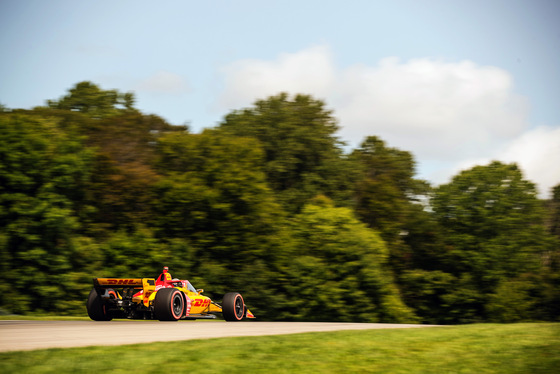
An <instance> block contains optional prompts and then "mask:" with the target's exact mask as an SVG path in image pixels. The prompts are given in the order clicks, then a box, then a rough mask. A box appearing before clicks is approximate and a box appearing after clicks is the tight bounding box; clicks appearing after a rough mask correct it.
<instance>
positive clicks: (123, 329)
mask: <svg viewBox="0 0 560 374" xmlns="http://www.w3.org/2000/svg"><path fill="white" fill-rule="evenodd" d="M413 327H428V325H405V324H400V325H396V324H385V323H328V322H230V323H228V322H222V321H180V322H159V321H111V322H94V321H0V352H4V351H20V350H33V349H44V348H69V347H86V346H93V345H105V346H106V345H121V344H136V343H152V342H162V341H178V340H190V339H208V338H221V337H231V336H257V335H283V334H296V333H302V332H312V331H335V330H367V329H387V328H391V329H393V328H413Z"/></svg>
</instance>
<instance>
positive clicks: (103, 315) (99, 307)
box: [86, 288, 116, 321]
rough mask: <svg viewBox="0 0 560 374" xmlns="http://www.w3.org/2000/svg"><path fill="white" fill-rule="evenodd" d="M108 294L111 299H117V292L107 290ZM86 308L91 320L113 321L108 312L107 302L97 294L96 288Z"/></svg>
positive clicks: (91, 293) (92, 291)
mask: <svg viewBox="0 0 560 374" xmlns="http://www.w3.org/2000/svg"><path fill="white" fill-rule="evenodd" d="M111 291H112V293H111ZM107 292H108V293H109V295H110V297H114V298H116V293H115V291H113V290H107ZM86 308H87V312H88V316H89V318H91V319H92V320H94V321H110V320H112V319H113V317H112V316H111V314H110V313H109V312H108V310H107V307H106V306H105V302H104V301H103V299H102V298H101V296H100V295H99V294H98V293H97V290H96V289H95V288H92V290H91V291H90V293H89V296H88V300H87V303H86Z"/></svg>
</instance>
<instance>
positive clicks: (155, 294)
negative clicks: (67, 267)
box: [86, 266, 255, 321]
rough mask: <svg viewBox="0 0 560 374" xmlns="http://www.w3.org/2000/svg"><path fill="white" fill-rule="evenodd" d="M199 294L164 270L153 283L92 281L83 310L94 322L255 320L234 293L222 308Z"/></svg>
mask: <svg viewBox="0 0 560 374" xmlns="http://www.w3.org/2000/svg"><path fill="white" fill-rule="evenodd" d="M202 292H203V290H201V289H200V290H197V289H195V288H194V287H193V285H192V284H191V283H190V282H189V281H188V280H180V279H172V277H171V274H169V271H168V268H167V266H166V267H164V268H163V272H162V273H161V274H160V276H159V277H157V278H156V279H153V278H94V279H93V289H92V290H91V292H90V293H89V297H88V300H87V303H86V306H87V312H88V315H89V317H90V318H91V319H92V320H94V321H110V320H111V319H113V318H128V319H158V320H160V321H178V320H180V319H210V318H216V313H222V315H223V317H224V319H225V320H226V321H242V320H243V319H245V318H255V316H254V315H253V313H251V311H249V309H248V308H247V307H246V306H245V302H244V300H243V297H242V296H241V294H239V293H237V292H229V293H226V294H225V295H224V298H223V300H222V303H221V305H220V304H218V303H215V302H214V301H212V300H210V298H209V297H207V296H203V295H202Z"/></svg>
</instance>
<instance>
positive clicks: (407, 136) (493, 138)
mask: <svg viewBox="0 0 560 374" xmlns="http://www.w3.org/2000/svg"><path fill="white" fill-rule="evenodd" d="M223 73H224V78H225V88H224V91H223V92H222V95H221V97H220V99H219V101H218V106H219V107H220V110H222V111H229V110H232V109H239V108H241V107H246V106H249V105H250V104H252V103H253V102H254V101H255V100H256V99H262V98H266V97H268V96H271V95H275V94H277V93H279V92H281V91H286V92H289V93H305V94H311V95H313V96H314V97H316V98H318V99H323V100H325V101H326V103H327V106H328V107H330V108H332V109H333V110H334V114H335V115H336V116H337V117H338V118H339V124H340V126H341V130H340V133H339V135H340V136H341V138H342V139H343V140H346V141H349V143H350V144H351V146H352V147H356V146H358V145H359V143H360V142H361V141H362V140H363V139H364V138H365V137H366V136H369V135H377V136H380V137H381V138H382V139H384V140H385V141H387V142H388V143H389V145H390V146H392V147H397V148H399V149H403V150H407V151H410V152H412V153H413V154H414V156H415V158H416V160H417V161H418V162H419V164H420V167H419V171H420V174H421V175H420V176H421V177H422V178H426V179H428V180H430V181H432V182H433V183H436V184H438V183H444V182H447V181H448V180H449V178H450V177H451V176H453V175H454V173H456V172H457V171H458V170H459V168H464V167H468V166H473V165H476V164H484V163H486V162H488V161H489V160H492V159H498V160H503V161H506V162H512V161H515V162H518V164H519V165H520V166H521V167H522V168H523V170H524V171H525V176H526V178H528V179H530V180H532V181H534V182H537V183H538V184H539V185H540V189H541V192H545V193H548V190H549V186H551V185H554V184H557V183H560V177H559V175H558V174H559V170H560V166H558V165H557V164H560V157H558V156H559V154H558V152H559V149H560V146H559V145H560V140H558V137H559V135H558V134H559V133H560V130H559V129H554V128H539V129H534V130H531V129H530V124H529V123H528V121H527V114H528V110H529V106H528V100H527V99H526V98H524V97H521V96H519V95H517V94H515V92H514V86H513V78H512V76H511V75H510V74H509V73H508V72H507V71H505V70H503V69H500V68H498V67H493V66H480V65H477V64H476V63H474V62H472V61H460V62H445V61H441V60H435V59H429V58H420V59H412V60H409V61H401V60H399V59H398V58H395V57H389V58H385V59H382V60H381V61H379V62H378V63H377V64H375V65H371V66H368V65H354V66H350V67H347V68H345V69H336V68H335V66H334V63H333V58H332V56H331V53H330V50H329V48H327V47H325V46H319V47H312V48H309V49H305V50H302V51H299V52H296V53H291V54H282V55H280V56H279V57H278V58H277V59H276V60H274V61H263V60H242V61H238V62H236V63H234V64H231V65H229V66H227V67H225V68H224V69H223ZM555 141H556V142H555ZM551 160H556V163H554V162H553V161H551ZM473 162H474V163H473ZM543 165H546V166H543ZM543 189H546V191H544V190H543Z"/></svg>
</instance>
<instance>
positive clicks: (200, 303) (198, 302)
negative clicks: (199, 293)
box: [192, 299, 210, 307]
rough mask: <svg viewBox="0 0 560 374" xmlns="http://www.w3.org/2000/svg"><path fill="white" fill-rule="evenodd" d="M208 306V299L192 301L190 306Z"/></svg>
mask: <svg viewBox="0 0 560 374" xmlns="http://www.w3.org/2000/svg"><path fill="white" fill-rule="evenodd" d="M208 305H210V299H196V300H194V301H193V304H192V306H203V307H205V306H208Z"/></svg>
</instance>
